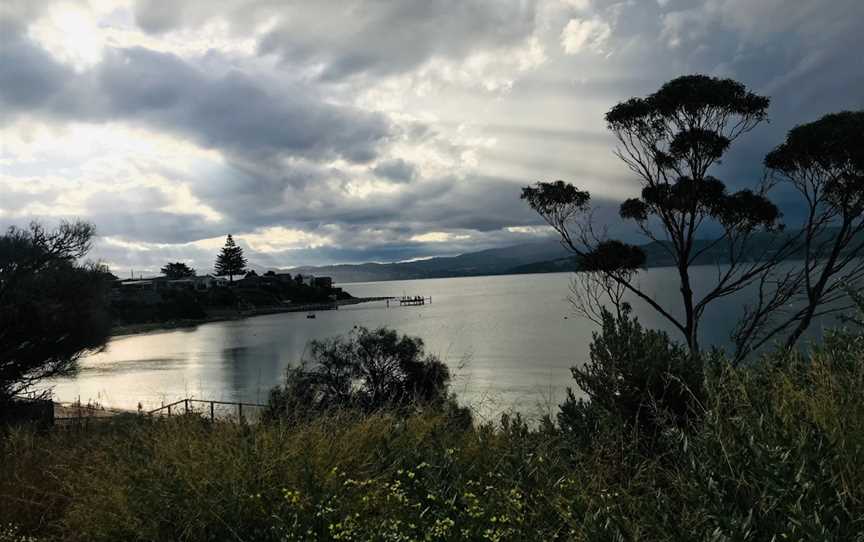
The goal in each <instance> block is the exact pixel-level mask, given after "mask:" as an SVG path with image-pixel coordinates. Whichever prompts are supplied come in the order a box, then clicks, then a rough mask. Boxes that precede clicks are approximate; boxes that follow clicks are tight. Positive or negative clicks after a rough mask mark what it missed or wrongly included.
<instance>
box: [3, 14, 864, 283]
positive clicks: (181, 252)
mask: <svg viewBox="0 0 864 542" xmlns="http://www.w3.org/2000/svg"><path fill="white" fill-rule="evenodd" d="M862 22H864V2H862V1H861V0H830V1H827V0H758V1H754V0H686V1H685V0H628V1H623V2H622V1H613V0H536V1H531V0H417V1H414V0H400V1H386V0H333V1H331V0H316V1H314V2H309V1H298V2H292V1H290V0H280V1H277V0H183V1H182V2H178V1H174V0H89V1H84V0H82V1H77V2H76V1H59V0H58V1H53V0H3V1H2V2H0V226H2V227H7V226H10V225H19V226H20V225H25V224H27V223H28V222H30V221H32V220H39V221H42V222H43V223H46V224H54V223H57V222H58V221H60V220H64V219H65V220H73V219H84V220H88V221H90V222H93V223H94V224H95V225H96V228H97V231H98V232H99V234H100V236H99V238H98V240H97V242H96V244H95V247H94V250H93V252H92V254H91V257H92V258H93V259H97V260H100V261H102V262H104V263H107V264H108V265H109V266H110V267H111V268H112V270H113V271H114V272H115V273H116V274H118V275H120V276H128V274H129V273H130V272H131V270H135V273H136V275H137V274H138V273H139V272H143V273H145V274H146V273H148V272H151V273H152V272H155V271H157V270H158V269H159V267H161V266H162V265H163V264H164V263H166V262H168V261H184V262H186V263H189V264H191V265H192V266H194V267H196V268H197V269H198V270H199V272H202V273H203V272H209V271H212V265H213V260H214V258H215V255H216V252H217V251H218V249H219V248H220V247H221V246H222V244H223V243H224V239H225V235H226V234H228V233H231V234H233V235H234V238H235V240H236V241H237V242H238V244H239V245H241V246H242V247H243V248H244V250H245V251H246V256H247V258H248V259H249V261H250V264H252V265H254V266H256V267H259V268H272V267H280V268H281V267H290V266H298V265H319V264H328V263H350V262H362V261H380V262H385V261H386V262H389V261H405V260H411V259H418V258H426V257H431V256H437V255H451V254H458V253H462V252H467V251H472V250H479V249H485V248H491V247H498V246H505V245H508V244H516V243H522V242H530V241H532V240H537V239H544V238H548V237H549V235H550V234H549V231H548V229H547V228H544V227H543V224H542V221H541V219H540V218H539V217H538V216H537V215H535V214H534V213H533V212H531V211H530V209H528V208H527V206H526V205H525V203H524V202H522V201H520V199H519V194H520V188H521V187H522V186H525V185H527V184H531V183H534V182H537V181H548V180H556V179H563V180H566V181H569V182H572V183H574V184H576V185H577V186H579V187H580V188H582V189H586V190H588V191H590V193H591V195H592V198H593V200H594V202H595V207H596V208H597V215H598V217H599V220H601V221H604V222H605V223H606V224H607V225H608V227H609V229H610V231H611V232H613V233H614V234H618V235H623V236H625V237H626V236H628V235H630V230H629V229H628V226H626V225H623V224H620V223H619V222H618V221H617V219H616V211H615V210H616V208H617V205H618V203H619V202H620V201H621V200H623V199H625V198H627V197H632V196H635V195H637V194H638V182H637V181H636V179H634V178H633V176H632V174H630V172H629V170H627V168H626V166H625V165H624V164H622V163H621V162H620V161H619V160H618V159H617V158H616V157H615V155H614V153H613V151H614V140H613V138H612V137H611V136H610V134H609V133H608V131H607V130H606V126H605V122H604V120H603V115H604V114H605V112H606V111H608V110H609V109H610V108H611V107H612V106H614V105H615V104H616V103H618V102H620V101H623V100H626V99H628V98H630V97H633V96H644V95H647V94H649V93H651V92H653V91H655V90H657V89H658V88H659V87H660V86H661V85H662V84H663V83H664V82H666V81H668V80H670V79H672V78H675V77H677V76H680V75H685V74H692V73H703V74H709V75H714V76H718V77H731V78H734V79H736V80H738V81H741V82H742V83H744V84H745V85H747V87H748V88H749V89H751V90H752V91H754V92H757V93H760V94H765V95H768V96H770V97H771V98H772V103H771V108H770V109H769V116H770V123H767V124H763V125H760V126H759V127H758V128H757V129H756V130H754V131H753V132H751V133H749V134H747V135H746V136H745V137H744V138H742V139H741V140H740V141H739V142H738V143H737V145H736V147H734V148H733V149H732V151H731V152H730V153H729V155H728V156H727V157H726V158H725V160H724V162H723V164H722V166H721V167H720V168H719V169H718V171H717V172H715V176H718V177H720V178H721V179H723V180H724V181H726V182H727V183H728V184H729V186H730V187H733V188H734V187H744V186H753V185H754V184H755V183H757V182H758V181H759V179H760V178H761V175H762V165H761V162H762V158H763V157H764V155H765V153H766V152H767V151H769V150H770V149H771V148H772V147H773V146H774V145H776V144H778V143H780V142H781V141H782V139H783V137H784V135H785V133H786V132H787V131H788V130H789V129H791V128H792V127H794V126H795V125H798V124H801V123H805V122H810V121H813V120H816V119H818V118H819V117H821V116H822V115H824V114H826V113H829V112H833V111H840V110H844V109H862V108H864V55H862V54H861V47H862V44H861V38H860V26H861V23H862ZM775 197H776V201H777V202H778V203H779V204H780V205H781V208H782V210H783V212H784V214H785V215H786V216H787V217H788V218H789V219H790V220H791V221H794V217H795V216H796V212H798V209H797V208H796V205H795V202H794V201H791V200H788V198H787V196H786V195H784V194H783V193H782V192H781V193H778V194H777V195H776V196H775Z"/></svg>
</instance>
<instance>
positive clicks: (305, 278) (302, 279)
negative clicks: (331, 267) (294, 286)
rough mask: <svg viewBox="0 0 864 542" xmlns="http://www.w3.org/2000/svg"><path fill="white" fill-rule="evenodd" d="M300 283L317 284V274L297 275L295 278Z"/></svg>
mask: <svg viewBox="0 0 864 542" xmlns="http://www.w3.org/2000/svg"><path fill="white" fill-rule="evenodd" d="M294 280H296V281H297V282H298V283H299V284H305V285H306V286H315V275H297V277H296V278H295V279H294Z"/></svg>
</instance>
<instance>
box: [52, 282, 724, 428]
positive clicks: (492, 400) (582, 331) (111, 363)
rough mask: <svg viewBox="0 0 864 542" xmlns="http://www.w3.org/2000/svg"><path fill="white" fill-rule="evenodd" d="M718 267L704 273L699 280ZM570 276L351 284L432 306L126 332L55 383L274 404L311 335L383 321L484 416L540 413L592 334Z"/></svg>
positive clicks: (112, 394) (168, 397)
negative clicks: (436, 361)
mask: <svg viewBox="0 0 864 542" xmlns="http://www.w3.org/2000/svg"><path fill="white" fill-rule="evenodd" d="M713 273H716V269H713V268H704V272H703V273H702V274H701V275H700V277H702V279H703V280H710V279H711V277H712V274H713ZM570 279H571V275H570V274H569V273H555V274H540V275H513V276H496V277H466V278H448V279H427V280H413V281H391V282H376V283H356V284H345V285H344V287H345V289H346V290H347V291H348V292H350V293H351V294H353V295H355V296H363V297H372V296H387V295H392V296H401V295H403V294H404V295H422V296H426V297H429V296H431V297H432V303H431V304H429V305H425V306H421V307H398V306H395V307H394V306H391V307H390V308H388V307H387V306H386V304H385V303H384V302H376V303H364V304H360V305H353V306H347V307H342V308H341V309H339V310H336V311H321V312H318V313H317V318H315V319H307V318H306V315H305V314H303V313H283V314H275V315H268V316H258V317H254V318H247V319H244V320H235V321H229V322H216V323H211V324H205V325H201V326H197V327H195V328H190V329H183V330H174V331H167V332H158V333H150V334H145V335H133V336H127V337H119V338H116V339H113V340H112V341H111V342H110V343H109V344H108V347H107V349H106V350H105V351H104V352H100V353H97V354H94V355H92V356H89V357H87V358H86V359H84V360H82V362H81V364H80V367H81V369H80V371H79V373H78V374H77V375H76V376H74V377H70V378H64V379H58V380H56V381H55V382H54V386H55V388H54V389H55V395H56V396H57V397H58V399H59V400H61V401H71V400H75V399H78V398H80V399H81V400H82V401H84V402H86V401H88V400H93V401H98V402H99V403H101V404H103V405H106V406H113V407H121V408H131V409H134V408H136V406H137V405H138V403H139V402H140V403H141V404H142V405H143V406H144V407H145V408H147V407H156V406H159V405H160V404H161V403H163V402H165V403H168V402H171V401H174V400H177V399H182V398H185V397H195V398H203V399H211V400H224V401H248V402H266V399H267V393H268V390H269V389H270V388H271V387H272V386H274V385H276V384H278V383H279V382H280V380H281V377H282V374H283V372H284V369H285V367H287V366H288V365H289V364H291V363H296V362H297V361H298V360H300V359H301V358H303V356H304V353H305V352H306V348H307V344H308V342H309V341H310V340H312V339H321V338H325V337H330V336H333V335H340V334H346V333H349V332H350V331H351V329H352V328H353V327H354V326H366V327H376V326H382V325H383V326H391V327H394V328H396V329H398V330H399V331H401V332H403V333H407V334H411V335H416V336H419V337H422V338H423V339H424V341H425V342H426V346H427V350H428V351H430V352H432V353H435V354H437V355H438V356H439V357H441V358H442V359H443V360H444V361H446V362H447V364H448V365H449V366H450V367H451V370H452V372H453V374H454V382H453V384H454V390H455V391H456V392H457V394H458V395H459V397H460V400H461V401H462V402H463V403H467V404H470V405H472V406H473V407H475V409H476V410H477V411H478V413H479V414H480V415H492V414H495V413H498V412H501V411H504V410H509V409H514V410H519V411H521V412H523V413H527V414H529V415H536V414H539V413H542V412H547V411H549V410H550V409H553V410H554V407H555V405H557V404H558V403H559V402H560V401H561V399H562V397H563V396H564V394H565V393H566V391H565V390H566V388H567V386H570V385H571V382H572V381H571V378H570V371H569V368H570V367H571V366H573V365H581V364H583V363H584V362H585V360H586V359H587V354H588V343H589V341H590V339H591V332H592V331H593V330H594V329H595V327H594V325H593V324H592V323H591V322H589V321H586V320H584V319H583V318H581V317H580V316H578V315H576V314H574V312H573V308H572V306H571V304H570V302H569V301H568V295H569V284H570ZM640 281H641V283H642V286H643V287H648V288H649V289H652V290H654V291H655V292H656V293H657V295H659V296H661V297H667V296H675V295H677V285H676V282H675V275H674V272H671V270H669V269H663V268H660V269H652V270H649V271H647V272H644V273H642V275H641V279H640ZM740 303H741V300H737V301H736V300H728V301H726V302H724V304H723V305H719V306H717V307H716V308H715V309H714V311H713V312H711V313H709V314H707V315H706V320H705V321H704V324H703V328H704V329H707V330H710V332H711V333H710V336H707V337H705V338H703V342H704V341H705V340H708V341H722V340H723V338H724V337H725V336H726V335H727V334H728V330H729V327H730V326H731V325H732V324H733V323H734V320H735V318H734V315H735V314H737V311H738V310H739V309H738V308H737V307H740ZM636 311H637V313H638V314H639V316H640V319H641V320H642V321H643V323H645V324H646V325H647V326H649V327H665V328H667V329H668V326H665V325H664V323H663V322H662V321H660V320H658V319H657V317H656V316H654V314H653V313H652V312H651V311H650V310H647V309H646V308H645V307H640V306H639V305H638V304H637V305H636Z"/></svg>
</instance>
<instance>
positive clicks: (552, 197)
mask: <svg viewBox="0 0 864 542" xmlns="http://www.w3.org/2000/svg"><path fill="white" fill-rule="evenodd" d="M768 105H769V99H768V98H767V97H764V96H759V95H757V94H754V93H752V92H750V91H748V90H747V89H746V88H745V87H744V85H742V84H741V83H738V82H736V81H733V80H730V79H717V78H713V77H708V76H704V75H691V76H684V77H679V78H677V79H674V80H672V81H670V82H668V83H666V84H665V85H663V86H662V87H661V88H660V89H659V90H658V91H657V92H655V93H653V94H651V95H649V96H647V97H645V98H632V99H630V100H627V101H625V102H622V103H619V104H618V105H616V106H615V107H613V108H612V109H611V110H610V111H609V112H608V113H607V114H606V122H607V126H608V128H609V130H611V131H612V133H613V134H614V135H615V137H616V139H617V141H618V146H617V149H616V155H617V156H618V157H619V158H620V159H621V160H622V161H623V162H624V163H625V164H626V165H627V166H628V168H629V169H630V170H631V171H632V172H633V174H634V175H635V177H636V179H638V181H639V183H640V186H641V194H640V197H638V198H632V199H628V200H626V201H624V202H623V203H622V204H621V206H620V210H619V214H620V216H621V218H622V219H625V220H630V221H632V222H634V223H635V224H636V226H637V227H638V230H639V231H640V232H641V234H642V235H643V236H644V237H645V238H646V239H647V240H648V241H655V242H657V243H656V244H657V246H659V247H661V249H662V250H664V251H666V252H667V253H668V255H669V256H670V257H671V259H672V261H673V263H674V267H675V269H676V274H677V279H678V282H679V285H680V288H679V289H680V301H681V303H680V306H677V307H676V306H669V305H664V304H663V303H662V302H661V301H660V300H658V299H657V298H655V297H654V295H652V293H651V292H649V291H647V290H646V289H643V288H642V287H640V286H639V285H638V284H637V283H636V282H635V281H634V280H633V279H634V276H635V274H636V273H637V272H638V270H639V269H640V268H641V267H642V266H643V265H644V263H645V254H644V252H643V251H642V249H640V248H639V247H638V246H634V245H630V244H627V243H624V242H622V241H618V240H608V239H605V238H603V235H602V234H599V233H597V231H596V227H595V224H593V223H592V220H591V208H590V198H591V197H590V194H589V193H588V192H586V191H584V190H580V189H578V188H576V187H574V186H573V185H571V184H568V183H565V182H563V181H557V182H552V183H543V182H541V183H537V184H535V185H533V186H529V187H526V188H524V189H523V191H522V198H523V199H525V200H527V202H528V204H529V205H530V206H531V207H532V208H533V209H534V210H535V211H536V212H537V213H539V214H540V216H541V217H543V219H545V221H546V222H547V223H548V224H549V225H550V226H552V228H554V229H555V230H556V231H557V232H558V234H560V236H561V239H562V243H563V244H564V246H565V247H566V248H568V249H570V250H571V251H572V252H573V253H574V254H575V255H576V256H577V259H578V261H579V264H580V266H581V269H582V271H583V273H580V274H579V275H577V276H579V277H580V278H579V279H578V281H577V283H575V285H574V288H575V289H576V291H577V294H578V295H577V299H576V301H577V308H579V309H580V310H581V311H582V312H583V313H584V314H586V315H589V316H590V315H593V316H594V318H595V319H596V318H598V317H599V315H600V314H601V312H602V310H603V309H602V305H603V304H604V302H611V303H612V304H613V305H615V306H616V307H618V308H619V313H620V312H621V311H620V307H621V306H622V304H624V301H623V299H624V295H625V294H631V295H633V296H635V297H636V298H639V299H641V300H642V301H644V302H645V303H647V304H648V305H649V306H650V307H651V308H653V309H654V310H655V311H657V312H658V313H659V314H660V315H661V316H662V317H663V318H665V319H666V320H667V321H668V322H670V323H671V324H672V326H674V327H675V328H676V329H677V330H678V331H680V333H681V334H682V335H683V338H684V341H685V342H686V344H687V346H688V348H689V349H690V351H691V352H694V353H695V352H698V351H699V324H700V320H701V318H702V316H703V314H704V312H705V309H706V308H707V307H708V306H709V305H710V304H711V303H712V302H714V301H717V300H718V299H721V298H724V297H726V296H729V295H731V294H734V293H735V292H737V291H739V290H741V289H742V288H745V287H747V286H748V285H750V284H753V283H754V282H756V281H757V280H758V279H759V278H760V277H762V276H764V275H765V273H766V272H767V271H769V270H770V269H771V268H772V267H773V266H774V265H776V262H777V260H778V259H782V258H783V257H785V255H787V254H788V253H789V252H790V250H791V248H790V243H788V242H780V243H779V246H776V247H774V248H773V250H772V258H771V259H770V260H764V259H759V258H756V257H754V250H755V248H754V247H755V244H754V238H755V237H756V234H757V233H758V232H762V231H773V230H776V229H779V228H780V227H781V225H780V212H779V210H778V208H777V207H776V206H775V205H774V204H773V203H772V202H771V201H770V200H768V198H767V197H766V195H765V192H766V189H767V187H766V186H765V185H762V184H760V186H757V187H754V188H755V189H743V190H738V191H735V192H730V191H729V190H728V189H727V187H726V185H725V184H724V183H723V181H721V180H720V179H718V178H716V177H714V176H713V175H712V174H711V170H712V167H713V166H715V165H716V164H717V163H718V162H719V161H720V160H721V159H722V157H723V155H724V154H725V153H726V151H727V150H728V149H729V147H730V145H732V144H733V143H734V142H735V141H736V140H738V139H739V138H740V137H741V136H743V135H744V134H746V133H747V132H749V131H751V130H753V129H754V128H755V127H756V126H757V125H759V124H760V123H762V122H763V121H765V120H766V118H767V109H768ZM709 225H710V226H711V228H712V231H717V230H719V231H720V235H719V236H715V238H714V239H713V240H712V241H710V242H705V241H703V239H704V238H705V237H707V235H706V234H705V230H706V229H707V228H708V226H709ZM720 248H722V249H723V254H724V261H723V262H722V263H724V264H726V265H724V266H722V267H718V275H717V279H716V281H715V283H714V284H713V285H712V286H711V287H710V288H709V289H708V291H707V292H705V293H704V294H702V295H700V296H697V294H696V293H695V292H694V289H693V280H692V267H693V266H694V265H695V263H696V262H697V260H699V259H700V258H701V257H703V256H706V255H710V254H712V253H714V252H716V251H718V249H720ZM718 263H719V262H718Z"/></svg>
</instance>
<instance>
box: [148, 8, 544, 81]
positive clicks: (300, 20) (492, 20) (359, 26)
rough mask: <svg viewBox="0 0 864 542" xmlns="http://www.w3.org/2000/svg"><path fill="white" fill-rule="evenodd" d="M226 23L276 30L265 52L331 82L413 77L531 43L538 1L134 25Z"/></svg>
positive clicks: (229, 14) (151, 17)
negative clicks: (424, 68)
mask: <svg viewBox="0 0 864 542" xmlns="http://www.w3.org/2000/svg"><path fill="white" fill-rule="evenodd" d="M216 17H223V18H225V19H226V20H227V21H228V22H229V24H231V25H232V27H233V29H234V30H235V32H238V33H244V34H247V35H248V33H249V32H251V31H253V30H254V28H255V25H256V24H265V23H268V22H275V26H273V27H272V28H271V29H269V30H268V31H267V33H266V34H265V35H264V36H263V37H262V38H261V40H260V43H259V49H260V51H261V52H262V53H264V54H274V55H277V56H278V57H279V58H281V59H282V60H283V61H285V62H286V63H288V64H293V65H296V64H301V65H305V66H314V67H315V68H316V69H317V70H318V71H319V72H320V75H321V76H322V77H323V78H324V79H331V80H334V79H340V78H343V77H347V76H351V75H357V74H361V73H362V74H374V75H382V74H383V75H386V74H396V73H403V72H406V71H409V70H412V69H414V68H416V67H418V66H420V65H422V64H424V63H425V62H427V61H428V60H429V59H431V58H456V59H461V58H462V57H464V56H466V55H468V54H470V53H471V52H473V51H482V50H487V49H490V48H491V49H495V48H501V47H508V46H512V45H514V44H516V43H519V42H521V41H523V40H525V39H526V38H528V37H529V36H530V35H531V33H532V31H533V29H534V23H535V17H536V2H535V1H533V0H529V1H525V0H410V1H400V2H377V1H372V2H366V1H357V0H350V1H344V0H318V1H315V2H302V1H289V2H274V1H272V0H250V1H246V2H241V1H231V0H229V1H226V2H221V3H220V4H219V9H214V2H212V1H211V0H184V1H183V2H164V1H162V0H145V1H139V2H138V3H137V4H136V6H135V20H136V22H137V23H138V25H139V26H140V27H141V28H143V29H144V30H146V31H148V32H152V33H164V32H167V31H170V30H178V29H182V28H189V27H198V26H200V25H203V24H205V23H207V22H208V21H210V20H212V19H214V18H216Z"/></svg>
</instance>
